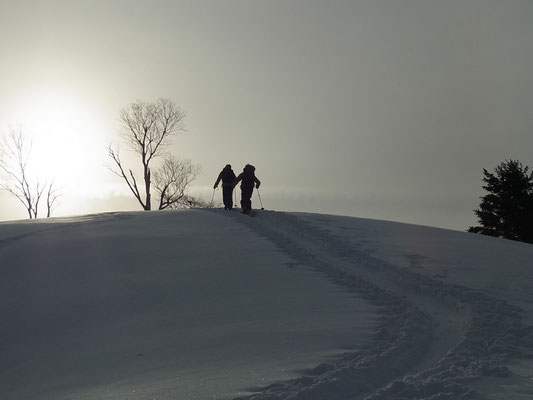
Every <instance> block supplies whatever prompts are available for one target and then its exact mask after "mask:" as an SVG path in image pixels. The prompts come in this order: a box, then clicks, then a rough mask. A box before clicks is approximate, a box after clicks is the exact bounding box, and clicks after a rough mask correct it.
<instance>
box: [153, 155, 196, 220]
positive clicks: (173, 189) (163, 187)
mask: <svg viewBox="0 0 533 400" xmlns="http://www.w3.org/2000/svg"><path fill="white" fill-rule="evenodd" d="M200 170H201V167H200V166H199V165H194V164H192V162H191V160H180V159H178V158H176V157H174V156H171V155H169V156H167V157H166V158H165V160H164V162H163V165H162V166H161V167H160V168H159V169H158V170H157V171H156V172H155V173H154V188H155V190H156V191H157V193H158V194H159V209H160V210H164V209H165V208H182V207H189V208H190V207H191V202H192V201H193V200H194V198H193V197H192V196H189V195H187V194H186V190H187V188H188V186H189V184H190V183H191V182H192V181H193V180H194V179H195V178H196V176H197V175H198V174H199V173H200Z"/></svg>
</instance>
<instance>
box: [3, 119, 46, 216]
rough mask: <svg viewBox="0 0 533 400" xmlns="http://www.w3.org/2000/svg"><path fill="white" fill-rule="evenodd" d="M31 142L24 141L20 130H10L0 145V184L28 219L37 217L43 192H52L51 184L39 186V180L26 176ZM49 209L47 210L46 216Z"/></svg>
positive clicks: (24, 137) (24, 138)
mask: <svg viewBox="0 0 533 400" xmlns="http://www.w3.org/2000/svg"><path fill="white" fill-rule="evenodd" d="M31 150H32V142H31V141H28V140H27V139H26V136H25V135H24V132H23V130H22V129H21V128H11V132H10V134H9V135H8V136H7V137H4V138H3V141H2V143H1V145H0V171H1V172H3V174H4V177H5V179H4V180H3V181H2V183H1V184H0V189H3V190H5V191H7V192H8V193H10V194H11V195H13V196H14V197H15V198H17V199H18V200H19V201H20V202H21V203H22V204H23V205H24V208H26V212H27V213H28V217H29V218H30V219H33V218H37V217H38V216H39V203H40V201H41V198H42V196H43V193H44V192H45V191H47V190H48V191H49V192H50V191H52V186H53V185H52V184H46V183H45V184H41V182H40V180H39V178H35V179H34V183H31V179H30V177H29V176H28V163H29V160H30V158H31ZM50 213H51V208H49V210H48V215H50Z"/></svg>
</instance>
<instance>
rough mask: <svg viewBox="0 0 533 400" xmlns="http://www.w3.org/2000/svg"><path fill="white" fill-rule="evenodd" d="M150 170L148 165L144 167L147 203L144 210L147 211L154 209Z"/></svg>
mask: <svg viewBox="0 0 533 400" xmlns="http://www.w3.org/2000/svg"><path fill="white" fill-rule="evenodd" d="M150 184H151V182H150V168H149V167H148V165H145V166H144V185H145V190H146V202H145V207H144V209H145V210H146V211H148V210H151V209H152V201H151V193H150Z"/></svg>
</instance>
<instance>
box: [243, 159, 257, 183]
mask: <svg viewBox="0 0 533 400" xmlns="http://www.w3.org/2000/svg"><path fill="white" fill-rule="evenodd" d="M254 182H255V167H254V166H253V165H250V164H246V167H244V170H243V171H242V184H243V185H244V186H248V187H250V186H251V187H253V186H254Z"/></svg>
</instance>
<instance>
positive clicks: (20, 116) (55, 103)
mask: <svg viewBox="0 0 533 400" xmlns="http://www.w3.org/2000/svg"><path fill="white" fill-rule="evenodd" d="M96 110H98V107H95V106H94V105H91V103H90V102H89V101H86V100H84V98H83V97H82V96H80V95H78V94H76V93H71V92H69V91H68V90H64V89H60V88H53V87H48V88H45V89H42V90H40V91H38V92H33V93H32V94H31V95H29V96H25V98H24V99H21V101H18V102H17V104H16V108H15V109H14V113H13V120H12V121H13V125H18V126H20V127H21V128H22V130H23V132H24V134H25V136H26V137H27V138H28V139H31V140H32V150H31V156H30V163H29V166H28V169H29V171H30V173H31V174H32V176H34V177H37V176H38V179H39V181H41V182H43V183H44V182H51V181H52V180H53V181H54V185H55V187H58V188H62V190H63V192H65V193H68V194H69V195H75V196H80V197H83V196H86V195H87V193H88V190H91V191H92V193H94V190H95V189H96V186H97V183H98V180H99V176H101V175H102V173H103V172H104V173H107V171H105V169H104V168H103V164H104V161H105V160H104V157H105V154H106V153H105V147H106V144H107V143H106V134H108V133H109V127H106V126H105V120H104V118H103V116H102V113H101V112H98V111H96Z"/></svg>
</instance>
